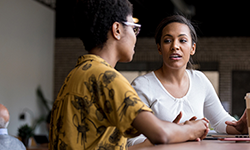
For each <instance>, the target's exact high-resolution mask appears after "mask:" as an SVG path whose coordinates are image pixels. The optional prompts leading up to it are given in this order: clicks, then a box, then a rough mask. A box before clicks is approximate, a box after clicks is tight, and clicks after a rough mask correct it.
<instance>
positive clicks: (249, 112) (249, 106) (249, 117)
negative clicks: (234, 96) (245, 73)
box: [245, 93, 250, 137]
mask: <svg viewBox="0 0 250 150" xmlns="http://www.w3.org/2000/svg"><path fill="white" fill-rule="evenodd" d="M245 100H246V108H247V126H248V135H249V137H250V93H246V96H245Z"/></svg>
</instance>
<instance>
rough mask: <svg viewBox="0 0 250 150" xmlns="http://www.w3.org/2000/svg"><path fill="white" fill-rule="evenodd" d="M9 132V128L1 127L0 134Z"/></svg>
mask: <svg viewBox="0 0 250 150" xmlns="http://www.w3.org/2000/svg"><path fill="white" fill-rule="evenodd" d="M4 134H8V129H7V128H0V135H4Z"/></svg>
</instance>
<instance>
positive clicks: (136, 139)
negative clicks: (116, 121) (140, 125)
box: [127, 134, 147, 147]
mask: <svg viewBox="0 0 250 150" xmlns="http://www.w3.org/2000/svg"><path fill="white" fill-rule="evenodd" d="M146 139H147V138H146V137H145V136H144V135H143V134H140V135H139V136H137V137H134V138H129V139H128V141H127V144H128V147H129V146H133V145H136V144H140V143H142V142H144V141H145V140H146Z"/></svg>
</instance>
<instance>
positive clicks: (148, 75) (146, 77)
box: [132, 71, 155, 83]
mask: <svg viewBox="0 0 250 150" xmlns="http://www.w3.org/2000/svg"><path fill="white" fill-rule="evenodd" d="M154 76H155V75H154V72H153V71H151V72H148V73H146V74H144V75H140V76H138V77H136V78H135V79H134V81H133V82H132V83H134V82H146V81H150V80H152V79H153V78H154Z"/></svg>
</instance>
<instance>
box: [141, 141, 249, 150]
mask: <svg viewBox="0 0 250 150" xmlns="http://www.w3.org/2000/svg"><path fill="white" fill-rule="evenodd" d="M140 150H250V143H249V142H235V141H219V140H203V141H201V142H193V141H192V142H185V143H178V144H166V145H157V146H153V147H147V148H142V149H140Z"/></svg>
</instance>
